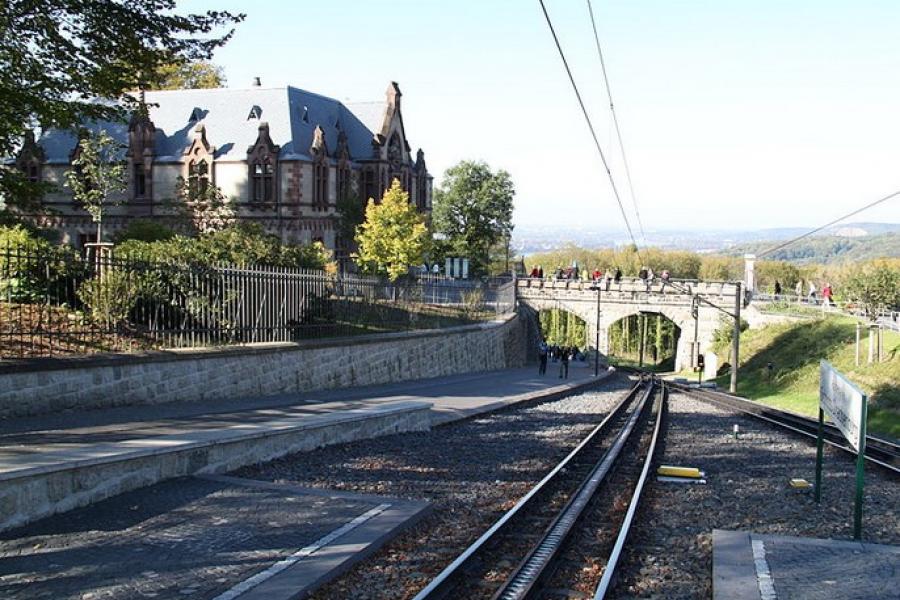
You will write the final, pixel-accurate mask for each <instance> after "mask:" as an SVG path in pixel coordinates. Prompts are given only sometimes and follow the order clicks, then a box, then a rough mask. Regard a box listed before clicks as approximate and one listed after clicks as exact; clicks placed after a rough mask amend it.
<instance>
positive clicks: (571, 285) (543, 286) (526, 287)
mask: <svg viewBox="0 0 900 600" xmlns="http://www.w3.org/2000/svg"><path fill="white" fill-rule="evenodd" d="M516 288H517V300H518V302H519V306H520V308H521V309H522V310H527V311H534V312H540V311H541V310H546V309H562V310H565V311H568V312H570V313H572V314H575V315H577V316H578V317H580V318H581V319H583V320H584V321H585V322H586V324H587V327H586V329H587V341H588V348H589V349H592V350H593V349H594V347H595V346H596V345H597V343H596V342H595V340H596V339H597V338H598V337H599V350H600V352H601V354H609V330H610V327H611V326H612V324H613V323H615V322H616V321H618V320H619V319H622V318H625V317H627V316H629V315H634V314H639V313H658V314H661V315H663V316H664V317H666V318H667V319H669V320H670V321H672V322H673V323H674V324H675V326H676V327H678V328H679V329H680V330H681V336H680V337H679V340H678V344H677V350H676V357H675V365H674V368H675V370H676V371H681V370H684V369H688V368H690V367H691V366H692V364H693V352H694V349H693V341H694V335H695V331H696V339H697V343H698V348H697V351H699V352H702V353H708V352H710V351H711V350H712V344H713V338H714V334H715V330H716V329H717V328H718V326H719V317H720V312H719V311H718V310H717V309H716V308H715V307H713V306H709V305H708V304H702V305H701V306H700V309H699V312H698V316H697V318H696V319H695V318H694V316H693V314H692V312H691V303H692V294H701V295H702V296H703V297H704V298H705V299H706V300H707V302H713V303H715V304H716V305H717V306H719V307H721V308H725V309H731V308H732V307H733V306H734V301H735V294H736V293H737V290H736V286H735V285H734V284H729V283H721V282H692V283H687V284H680V285H679V286H678V287H674V286H662V285H661V284H659V283H656V284H655V285H654V286H651V287H650V288H649V289H648V288H647V286H646V284H645V283H644V282H641V281H635V280H623V281H622V282H621V283H620V284H613V285H612V286H604V287H603V288H602V289H600V290H597V288H596V287H593V286H592V285H591V283H590V282H581V281H542V280H533V279H524V280H519V281H518V282H517V285H516ZM695 328H696V330H695Z"/></svg>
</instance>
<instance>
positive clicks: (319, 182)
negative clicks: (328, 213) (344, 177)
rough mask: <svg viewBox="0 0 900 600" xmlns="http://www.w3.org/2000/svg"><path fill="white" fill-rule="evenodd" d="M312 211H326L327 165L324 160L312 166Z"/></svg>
mask: <svg viewBox="0 0 900 600" xmlns="http://www.w3.org/2000/svg"><path fill="white" fill-rule="evenodd" d="M312 205H313V209H314V210H322V211H324V210H328V163H327V162H325V161H324V160H319V161H316V162H315V164H313V200H312Z"/></svg>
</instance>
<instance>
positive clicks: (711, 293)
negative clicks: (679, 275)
mask: <svg viewBox="0 0 900 600" xmlns="http://www.w3.org/2000/svg"><path fill="white" fill-rule="evenodd" d="M517 285H518V287H519V288H520V289H528V288H535V289H542V290H548V291H556V290H559V291H562V290H570V291H580V292H586V291H596V289H597V287H599V288H600V291H601V292H603V293H611V294H626V295H629V294H630V295H635V294H647V293H650V294H658V295H663V296H667V295H668V296H674V295H680V296H691V295H694V294H700V295H702V296H705V297H721V298H723V299H725V298H734V294H735V293H736V292H737V285H736V284H735V283H734V282H728V281H697V280H690V279H671V280H669V281H668V282H664V281H663V280H661V279H658V278H656V279H653V280H652V281H651V282H649V283H648V282H646V281H644V280H642V279H639V278H637V277H623V278H622V279H621V281H619V282H616V281H613V280H611V279H599V280H596V281H593V280H583V279H547V278H544V279H538V278H531V277H525V278H521V279H518V280H517Z"/></svg>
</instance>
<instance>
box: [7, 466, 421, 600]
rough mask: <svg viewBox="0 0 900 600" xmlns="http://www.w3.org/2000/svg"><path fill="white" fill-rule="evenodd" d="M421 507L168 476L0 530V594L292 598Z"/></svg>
mask: <svg viewBox="0 0 900 600" xmlns="http://www.w3.org/2000/svg"><path fill="white" fill-rule="evenodd" d="M428 510H429V507H428V504H427V503H425V502H420V501H409V500H399V499H396V498H385V497H380V496H364V495H359V494H351V493H345V492H333V491H328V490H320V489H309V488H299V487H294V486H289V485H280V484H274V483H268V482H260V481H253V480H247V479H241V478H235V477H224V476H209V477H193V478H182V479H175V480H171V481H168V482H164V483H159V484H156V485H154V486H152V487H150V488H148V489H143V490H140V491H134V492H128V493H125V494H122V495H119V496H117V497H115V498H111V499H108V500H104V501H102V502H99V503H97V504H94V505H93V506H90V507H87V508H81V509H78V510H74V511H71V512H69V513H66V514H63V515H56V516H53V517H50V518H47V519H44V520H42V521H40V522H37V523H34V524H32V525H29V526H26V527H23V528H20V529H17V530H14V531H10V532H7V533H5V534H0V597H2V598H8V599H10V600H17V599H25V598H28V599H36V600H41V599H46V600H51V599H53V600H55V599H64V598H72V599H87V598H92V599H100V598H109V599H118V598H123V599H124V598H129V599H131V598H154V597H155V598H179V597H189V598H205V599H210V598H214V599H216V600H234V599H239V600H255V599H261V598H264V599H265V600H281V599H287V598H294V597H298V596H299V595H302V594H303V593H304V590H312V589H315V588H316V587H317V586H319V585H321V584H322V583H324V582H325V581H328V580H330V579H332V578H333V577H335V576H337V575H339V574H340V573H342V572H343V571H345V570H346V569H348V568H349V567H350V566H351V565H352V564H354V563H355V562H357V561H359V560H361V559H363V558H364V557H366V556H368V555H369V554H371V553H372V552H374V551H375V550H377V548H378V547H380V546H381V545H382V544H383V543H384V542H385V541H387V540H388V539H390V538H391V537H393V536H394V535H396V534H397V533H398V532H399V531H401V530H402V529H403V528H405V527H408V526H409V525H411V524H413V523H415V522H416V521H417V520H418V519H420V518H421V517H422V516H424V515H425V514H427V511H428ZM98 523H102V524H103V525H102V526H101V527H97V524H98Z"/></svg>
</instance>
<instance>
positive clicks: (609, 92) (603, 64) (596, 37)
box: [587, 0, 647, 246]
mask: <svg viewBox="0 0 900 600" xmlns="http://www.w3.org/2000/svg"><path fill="white" fill-rule="evenodd" d="M587 6H588V13H590V15H591V27H592V28H593V30H594V42H595V43H596V44H597V56H598V57H600V69H601V70H602V71H603V82H604V84H605V85H606V95H607V97H608V98H609V112H610V113H612V119H613V125H615V128H616V137H617V138H618V139H619V150H620V151H621V152H622V164H623V165H624V167H625V177H626V179H627V180H628V190H629V192H630V193H631V205H632V206H633V207H634V214H635V216H636V217H637V222H638V228H639V229H640V231H641V239H642V240H643V241H644V245H645V246H646V245H647V236H646V235H644V223H643V222H642V221H641V211H640V210H638V203H637V196H636V195H635V193H634V183H633V182H632V180H631V169H630V168H629V167H628V157H627V156H626V154H625V143H624V142H623V141H622V130H621V128H620V127H619V117H618V116H617V115H616V108H615V104H614V103H613V97H612V90H611V89H610V87H609V77H608V76H607V74H606V62H605V61H604V60H603V50H602V49H601V48H600V35H599V34H598V33H597V22H596V20H595V19H594V8H593V6H592V5H591V0H587Z"/></svg>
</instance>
